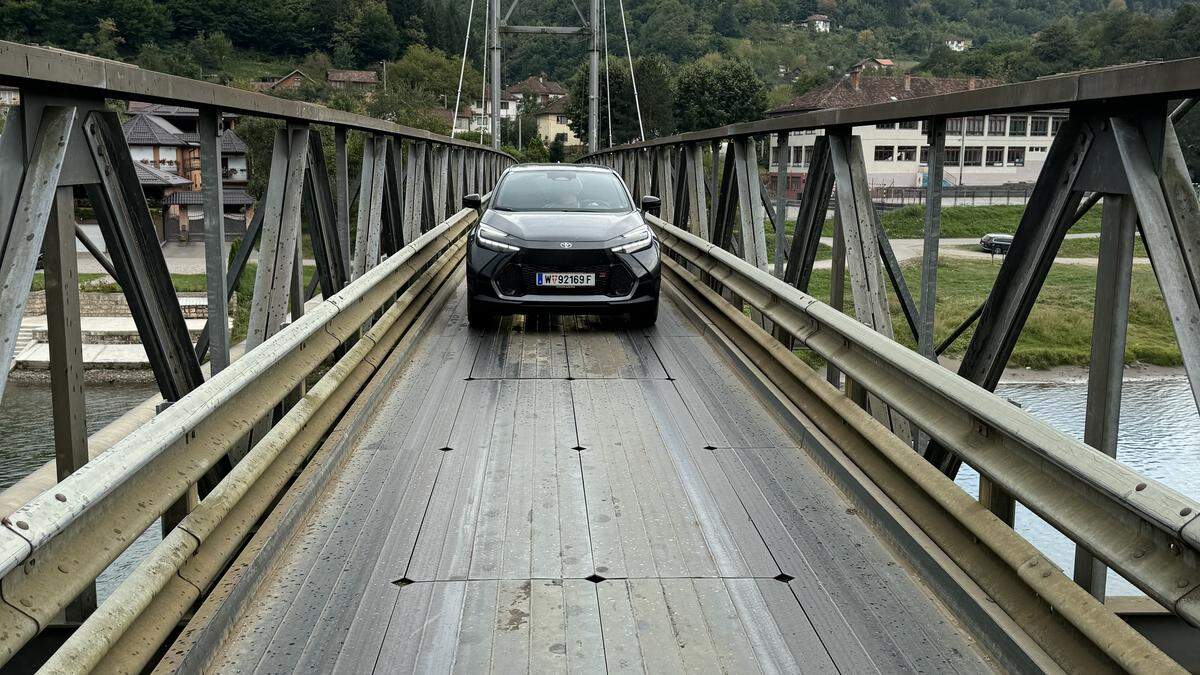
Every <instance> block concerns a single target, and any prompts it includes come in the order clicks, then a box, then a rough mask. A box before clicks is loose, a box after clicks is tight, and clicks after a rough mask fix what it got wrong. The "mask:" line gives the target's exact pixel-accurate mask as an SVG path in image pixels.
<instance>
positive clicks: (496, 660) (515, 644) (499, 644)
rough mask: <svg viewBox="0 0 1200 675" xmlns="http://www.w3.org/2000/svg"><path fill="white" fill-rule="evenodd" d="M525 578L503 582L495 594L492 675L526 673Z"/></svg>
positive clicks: (527, 596) (527, 583)
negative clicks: (493, 674)
mask: <svg viewBox="0 0 1200 675" xmlns="http://www.w3.org/2000/svg"><path fill="white" fill-rule="evenodd" d="M530 589H531V583H530V581H529V579H523V580H522V579H505V580H502V581H501V582H500V585H499V589H498V591H497V594H496V630H495V634H494V638H493V640H492V667H491V670H492V672H496V673H524V672H528V670H529V610H530V607H529V599H530Z"/></svg>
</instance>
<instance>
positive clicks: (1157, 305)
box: [809, 259, 1182, 369]
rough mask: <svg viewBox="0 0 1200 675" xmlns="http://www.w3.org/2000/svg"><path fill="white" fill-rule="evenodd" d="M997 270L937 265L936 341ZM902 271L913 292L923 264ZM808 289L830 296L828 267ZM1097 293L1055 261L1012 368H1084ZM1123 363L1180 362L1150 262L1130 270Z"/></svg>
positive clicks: (906, 340) (957, 348) (895, 313)
mask: <svg viewBox="0 0 1200 675" xmlns="http://www.w3.org/2000/svg"><path fill="white" fill-rule="evenodd" d="M999 269H1000V265H999V262H998V261H997V262H995V263H992V262H990V261H978V262H976V261H971V260H956V259H943V260H942V261H941V263H940V264H939V265H938V302H937V317H936V322H935V325H934V333H935V335H936V339H937V341H939V342H940V341H941V340H942V339H944V338H945V337H946V336H947V335H949V334H950V332H951V331H952V330H954V328H956V327H957V326H958V325H959V324H960V323H962V321H963V320H964V319H965V318H966V317H967V316H968V315H970V313H971V312H972V311H974V309H975V308H976V307H978V306H979V304H980V303H982V302H983V301H984V300H985V299H986V298H987V295H988V293H989V292H990V291H991V287H992V283H993V282H994V281H995V278H996V273H997V271H999ZM904 273H905V278H906V280H907V281H908V284H909V288H910V289H913V291H914V292H915V289H916V288H917V283H918V277H919V275H920V266H919V265H916V264H907V265H905V266H904ZM809 292H810V293H811V294H812V295H814V296H816V297H817V298H820V299H822V300H828V298H829V271H828V270H815V271H814V272H813V279H812V286H811V287H810V289H809ZM1095 293H1096V271H1095V270H1094V269H1091V268H1089V267H1081V266H1076V265H1055V266H1054V268H1053V269H1052V270H1051V271H1050V275H1049V277H1048V278H1047V280H1046V284H1045V286H1043V288H1042V292H1041V294H1040V295H1039V296H1038V301H1037V303H1036V304H1035V305H1034V308H1033V312H1032V313H1031V314H1030V317H1029V320H1028V322H1027V323H1026V324H1025V329H1024V331H1023V332H1022V335H1021V338H1020V340H1018V342H1017V347H1016V350H1015V351H1014V352H1013V356H1012V359H1011V360H1010V361H1009V365H1010V366H1014V367H1029V368H1038V369H1045V368H1053V367H1055V366H1068V365H1069V366H1086V365H1087V364H1088V359H1089V356H1090V354H1091V335H1092V306H1093V304H1094V303H1095ZM889 297H890V300H889V302H890V309H891V314H892V323H893V326H894V327H895V333H896V336H897V341H898V342H900V343H902V344H904V345H907V346H909V347H913V346H915V341H914V340H913V339H912V335H911V333H910V332H909V329H908V325H907V323H906V322H905V321H904V318H903V316H902V315H901V313H900V309H899V305H898V304H897V302H896V298H895V295H894V294H892V293H890V290H889ZM853 304H854V303H853V298H852V297H851V293H850V288H849V281H847V286H846V313H847V314H853V312H854V309H853ZM973 332H974V331H973V329H971V330H968V331H967V332H966V333H965V334H963V336H962V337H960V338H959V339H958V341H957V342H955V343H954V345H952V346H951V347H950V348H949V349H948V350H947V351H946V354H945V355H946V356H950V357H956V358H957V357H961V356H962V354H963V351H964V350H965V349H966V347H967V344H968V343H969V342H970V340H971V336H972V334H973ZM1125 361H1126V363H1147V364H1153V365H1160V366H1178V365H1180V364H1181V363H1182V361H1181V359H1180V354H1179V347H1178V345H1177V343H1176V341H1175V333H1174V330H1173V329H1172V326H1171V320H1170V317H1169V316H1168V315H1167V311H1166V307H1165V305H1164V304H1163V299H1162V295H1161V293H1160V292H1159V289H1158V282H1157V280H1156V279H1155V278H1154V273H1153V272H1152V271H1151V270H1150V269H1149V267H1147V266H1138V267H1136V268H1134V270H1133V282H1132V290H1131V298H1130V307H1129V333H1128V342H1127V344H1126V348H1125Z"/></svg>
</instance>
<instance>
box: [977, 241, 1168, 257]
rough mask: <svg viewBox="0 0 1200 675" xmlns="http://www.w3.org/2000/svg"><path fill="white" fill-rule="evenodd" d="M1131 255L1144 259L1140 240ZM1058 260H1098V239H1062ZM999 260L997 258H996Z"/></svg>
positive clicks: (1143, 249) (1144, 253)
mask: <svg viewBox="0 0 1200 675" xmlns="http://www.w3.org/2000/svg"><path fill="white" fill-rule="evenodd" d="M954 248H956V249H959V250H963V251H976V252H980V253H983V252H984V251H983V249H981V248H979V246H978V245H976V244H963V245H961V246H955V247H954ZM1133 255H1134V257H1137V258H1145V257H1146V256H1147V254H1146V247H1145V246H1144V245H1143V244H1142V240H1141V239H1140V238H1138V239H1135V240H1134V242H1133ZM1058 257H1059V258H1099V257H1100V238H1099V237H1088V238H1086V239H1064V240H1063V243H1062V246H1061V247H1059V249H1058ZM997 259H999V258H997Z"/></svg>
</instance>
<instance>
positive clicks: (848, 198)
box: [828, 129, 911, 442]
mask: <svg viewBox="0 0 1200 675" xmlns="http://www.w3.org/2000/svg"><path fill="white" fill-rule="evenodd" d="M828 137H829V148H830V156H831V158H832V163H833V172H834V176H835V180H836V181H837V186H838V213H839V214H840V216H841V221H842V231H843V235H844V236H843V240H844V241H845V244H846V261H847V264H848V266H849V269H850V291H851V294H852V296H853V298H854V314H855V316H856V317H857V318H858V320H859V321H860V322H862V323H863V324H865V325H867V326H869V327H871V329H872V330H874V331H876V332H878V333H881V334H883V335H886V336H887V337H892V336H893V332H892V316H891V314H890V313H889V311H888V299H887V292H886V290H885V289H884V286H883V279H882V274H881V271H880V267H881V265H880V252H879V237H878V234H877V232H876V231H877V228H878V223H877V222H876V215H875V205H874V204H873V203H872V202H871V192H870V186H869V185H868V183H867V170H866V163H865V162H864V160H863V154H862V141H861V139H860V138H859V137H858V136H853V135H851V132H850V130H849V129H837V130H834V131H832V132H830V133H829V134H828ZM866 400H867V402H868V407H869V409H870V411H871V414H872V415H873V416H874V417H875V418H876V419H877V420H879V421H880V422H881V423H883V424H884V425H885V426H887V427H888V428H889V429H891V430H892V433H894V434H896V435H897V436H898V437H900V438H902V439H904V440H905V442H908V441H909V440H910V439H911V431H910V428H909V424H908V420H906V419H904V418H903V417H901V416H900V415H899V414H894V413H893V411H892V409H891V407H890V406H888V405H887V404H885V403H884V402H883V401H881V400H880V399H878V398H877V397H875V396H873V395H868V396H867V397H866Z"/></svg>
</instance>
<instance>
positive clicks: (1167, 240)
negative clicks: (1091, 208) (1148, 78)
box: [1110, 117, 1200, 407]
mask: <svg viewBox="0 0 1200 675" xmlns="http://www.w3.org/2000/svg"><path fill="white" fill-rule="evenodd" d="M1110 121H1111V124H1112V130H1113V136H1114V138H1115V139H1116V143H1117V149H1118V151H1119V152H1120V155H1121V163H1122V165H1123V166H1124V168H1125V175H1126V178H1127V179H1128V181H1129V189H1130V192H1131V193H1132V194H1133V202H1134V204H1135V205H1136V206H1137V213H1138V217H1139V219H1140V221H1141V224H1142V235H1143V238H1144V239H1145V244H1146V252H1147V254H1149V256H1150V261H1151V263H1153V265H1154V274H1155V276H1156V277H1158V284H1159V286H1160V287H1161V288H1162V294H1163V299H1164V300H1165V301H1166V304H1167V309H1168V311H1169V314H1170V315H1171V323H1172V324H1173V325H1174V327H1175V338H1176V340H1177V341H1178V342H1179V351H1180V353H1181V354H1182V356H1183V366H1184V369H1186V370H1187V374H1188V380H1189V381H1190V383H1191V386H1192V396H1193V397H1194V398H1195V400H1196V404H1197V406H1198V407H1200V206H1198V205H1197V200H1196V193H1195V190H1194V188H1193V187H1192V185H1191V177H1190V176H1189V175H1188V171H1187V164H1186V163H1185V162H1184V159H1183V152H1182V150H1181V149H1180V147H1179V139H1178V137H1177V136H1176V134H1175V130H1174V126H1173V125H1171V124H1168V125H1167V132H1166V143H1165V144H1164V153H1163V162H1162V168H1161V175H1160V173H1159V171H1157V170H1156V169H1155V164H1154V161H1153V159H1152V157H1153V155H1154V154H1155V153H1153V152H1152V150H1151V148H1150V146H1149V144H1148V139H1147V137H1146V136H1145V135H1144V134H1143V133H1142V131H1141V129H1139V127H1138V125H1137V124H1136V123H1135V122H1133V121H1132V120H1129V119H1126V118H1123V117H1113V118H1111V120H1110ZM1189 192H1190V193H1191V194H1190V195H1189V194H1187V193H1189Z"/></svg>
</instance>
